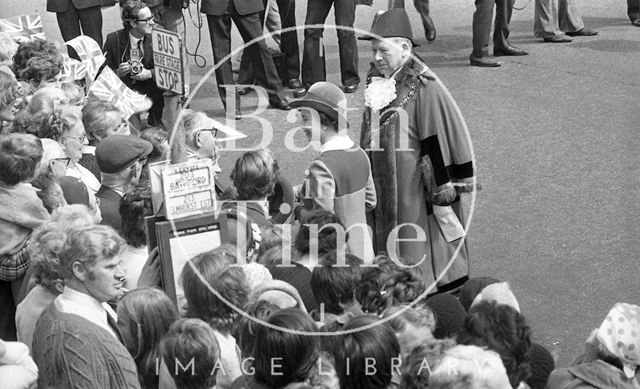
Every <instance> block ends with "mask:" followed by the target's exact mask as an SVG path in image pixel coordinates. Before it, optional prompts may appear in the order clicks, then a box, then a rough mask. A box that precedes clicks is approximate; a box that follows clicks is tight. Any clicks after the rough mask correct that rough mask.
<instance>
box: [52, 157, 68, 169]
mask: <svg viewBox="0 0 640 389" xmlns="http://www.w3.org/2000/svg"><path fill="white" fill-rule="evenodd" d="M53 160H54V161H57V162H60V163H64V166H67V167H69V162H71V158H69V157H64V158H54V159H53Z"/></svg>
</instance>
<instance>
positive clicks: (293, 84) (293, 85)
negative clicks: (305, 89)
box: [287, 78, 302, 89]
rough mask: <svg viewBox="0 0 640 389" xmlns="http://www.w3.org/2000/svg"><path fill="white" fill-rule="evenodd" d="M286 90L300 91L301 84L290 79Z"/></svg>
mask: <svg viewBox="0 0 640 389" xmlns="http://www.w3.org/2000/svg"><path fill="white" fill-rule="evenodd" d="M287 88H290V89H300V88H302V83H301V82H300V80H298V79H297V78H291V79H289V80H288V81H287Z"/></svg>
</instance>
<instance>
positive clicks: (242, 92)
mask: <svg viewBox="0 0 640 389" xmlns="http://www.w3.org/2000/svg"><path fill="white" fill-rule="evenodd" d="M249 93H251V88H249V87H243V88H238V94H239V95H240V96H244V95H248V94H249Z"/></svg>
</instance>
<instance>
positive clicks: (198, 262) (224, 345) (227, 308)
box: [180, 248, 249, 389]
mask: <svg viewBox="0 0 640 389" xmlns="http://www.w3.org/2000/svg"><path fill="white" fill-rule="evenodd" d="M190 262H191V263H190V264H189V263H188V264H186V265H185V266H184V268H183V270H182V274H181V277H180V278H181V279H182V286H183V289H184V297H185V299H186V317H192V318H198V319H201V320H204V321H205V322H207V323H208V324H209V325H210V326H211V328H213V332H214V334H215V338H216V339H217V341H218V344H219V348H220V361H221V364H222V369H221V370H220V371H219V372H218V377H217V388H218V389H224V388H229V387H230V386H231V383H232V382H233V381H234V380H235V379H236V378H238V377H239V376H240V375H241V370H240V359H239V357H238V354H237V352H236V348H237V346H236V339H235V338H234V337H233V336H232V335H231V334H232V331H233V328H234V326H235V324H236V323H237V320H238V318H239V316H240V314H239V313H238V312H237V311H236V310H234V309H233V308H232V307H231V305H233V306H235V307H236V309H241V308H242V307H244V306H245V305H246V303H247V296H248V294H249V288H248V285H247V280H246V277H245V275H244V272H243V270H242V268H241V267H237V266H231V265H232V264H234V263H235V262H236V258H235V257H234V256H233V254H232V253H231V251H229V250H225V249H222V248H220V249H216V250H213V251H209V252H206V253H204V254H200V255H197V256H196V257H195V258H192V259H191V261H190ZM200 277H202V278H203V279H204V280H205V281H206V283H203V282H202V281H201V280H200ZM210 289H211V290H210ZM212 290H213V291H216V293H213V292H212Z"/></svg>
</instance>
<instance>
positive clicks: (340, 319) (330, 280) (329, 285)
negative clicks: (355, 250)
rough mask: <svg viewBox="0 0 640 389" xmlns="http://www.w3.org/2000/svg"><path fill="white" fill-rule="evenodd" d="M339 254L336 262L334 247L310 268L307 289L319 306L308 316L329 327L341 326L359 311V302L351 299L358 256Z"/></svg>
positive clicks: (358, 264) (357, 274)
mask: <svg viewBox="0 0 640 389" xmlns="http://www.w3.org/2000/svg"><path fill="white" fill-rule="evenodd" d="M343 254H344V258H343V260H344V263H340V260H339V258H338V256H339V254H338V252H337V251H330V252H328V253H327V254H325V255H323V256H322V257H321V258H320V261H319V263H318V266H317V267H315V268H314V269H313V271H312V272H311V291H312V292H313V296H314V297H315V299H316V302H317V303H318V304H319V305H320V307H321V308H320V309H319V310H318V309H316V310H315V311H313V312H312V313H311V316H312V317H313V318H314V320H316V321H319V322H322V323H323V324H324V325H325V326H326V327H328V328H330V329H332V330H336V329H338V328H340V327H342V326H344V325H345V324H346V323H347V322H348V321H349V319H351V318H352V317H355V316H359V315H362V309H361V307H360V304H359V303H358V302H357V301H356V299H355V289H356V285H357V284H358V282H359V281H360V266H362V260H360V258H358V257H356V256H354V255H351V254H345V253H343Z"/></svg>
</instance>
